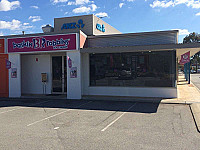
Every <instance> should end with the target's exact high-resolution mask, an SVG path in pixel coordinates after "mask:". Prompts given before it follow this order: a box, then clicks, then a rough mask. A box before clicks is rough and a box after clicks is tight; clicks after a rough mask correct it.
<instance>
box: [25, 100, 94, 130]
mask: <svg viewBox="0 0 200 150" xmlns="http://www.w3.org/2000/svg"><path fill="white" fill-rule="evenodd" d="M89 103H91V101H89V102H87V103H84V104H81V105H79V106H77V107H75V108H78V107H81V106H83V105H85V104H89ZM70 110H72V109H68V110H65V111H62V112H60V113H57V114H54V115H52V116H49V117H46V118H44V119H41V120H38V121H35V122H33V123H30V124H28V125H27V127H29V126H32V125H34V124H36V123H39V122H42V121H44V120H47V119H49V118H53V117H55V116H58V115H61V114H63V113H65V112H67V111H70Z"/></svg>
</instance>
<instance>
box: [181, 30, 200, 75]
mask: <svg viewBox="0 0 200 150" xmlns="http://www.w3.org/2000/svg"><path fill="white" fill-rule="evenodd" d="M183 43H200V34H198V33H195V32H192V33H190V34H189V35H187V36H186V37H185V38H184V39H183ZM199 55H200V52H198V53H196V54H195V55H194V56H193V57H192V59H191V63H192V64H194V63H196V72H197V69H198V63H199V62H200V58H199Z"/></svg>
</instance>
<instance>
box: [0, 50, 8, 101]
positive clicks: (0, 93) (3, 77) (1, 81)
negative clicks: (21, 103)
mask: <svg viewBox="0 0 200 150" xmlns="http://www.w3.org/2000/svg"><path fill="white" fill-rule="evenodd" d="M6 59H8V54H1V53H0V97H8V93H9V88H8V69H7V68H6Z"/></svg>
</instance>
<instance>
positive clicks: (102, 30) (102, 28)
mask: <svg viewBox="0 0 200 150" xmlns="http://www.w3.org/2000/svg"><path fill="white" fill-rule="evenodd" d="M96 29H97V30H99V31H101V32H105V31H106V30H105V26H104V24H102V25H100V24H98V23H97V25H96Z"/></svg>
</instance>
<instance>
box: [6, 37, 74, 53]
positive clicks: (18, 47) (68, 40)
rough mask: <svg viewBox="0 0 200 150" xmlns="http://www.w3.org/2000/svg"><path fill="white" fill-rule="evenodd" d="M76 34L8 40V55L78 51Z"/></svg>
mask: <svg viewBox="0 0 200 150" xmlns="http://www.w3.org/2000/svg"><path fill="white" fill-rule="evenodd" d="M76 49H77V47H76V34H62V35H47V36H36V37H24V38H12V39H8V53H16V52H42V51H62V50H76Z"/></svg>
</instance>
